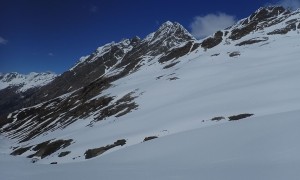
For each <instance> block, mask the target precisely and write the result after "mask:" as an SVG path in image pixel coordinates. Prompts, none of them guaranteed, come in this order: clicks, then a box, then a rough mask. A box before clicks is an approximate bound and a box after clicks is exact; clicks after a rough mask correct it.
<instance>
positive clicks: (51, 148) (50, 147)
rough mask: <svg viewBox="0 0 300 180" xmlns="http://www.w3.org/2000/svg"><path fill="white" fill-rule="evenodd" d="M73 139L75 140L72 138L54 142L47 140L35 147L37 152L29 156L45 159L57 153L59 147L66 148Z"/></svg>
mask: <svg viewBox="0 0 300 180" xmlns="http://www.w3.org/2000/svg"><path fill="white" fill-rule="evenodd" d="M72 141H73V140H72V139H68V140H56V141H53V142H50V141H46V142H43V143H40V144H38V145H36V146H35V147H34V148H33V150H35V151H36V152H35V153H34V154H32V155H30V156H28V158H32V157H41V158H42V159H43V158H45V157H47V156H49V155H51V154H53V153H55V152H56V151H58V150H59V149H64V148H66V147H68V146H70V145H71V142H72Z"/></svg>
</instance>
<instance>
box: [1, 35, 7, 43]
mask: <svg viewBox="0 0 300 180" xmlns="http://www.w3.org/2000/svg"><path fill="white" fill-rule="evenodd" d="M7 43H8V41H7V40H6V39H4V38H3V37H1V36H0V44H3V45H5V44H7Z"/></svg>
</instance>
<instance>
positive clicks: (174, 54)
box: [158, 41, 193, 63]
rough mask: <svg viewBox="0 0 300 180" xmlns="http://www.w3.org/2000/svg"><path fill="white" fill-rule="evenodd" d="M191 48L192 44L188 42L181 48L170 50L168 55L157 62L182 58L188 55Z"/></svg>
mask: <svg viewBox="0 0 300 180" xmlns="http://www.w3.org/2000/svg"><path fill="white" fill-rule="evenodd" d="M192 46H193V42H191V41H190V42H188V43H187V44H186V45H184V46H183V47H179V48H175V49H172V50H171V52H170V53H168V54H167V55H166V56H163V57H161V58H160V59H159V60H158V61H159V62H160V63H164V62H167V61H170V60H172V59H178V58H179V57H182V56H184V55H186V54H187V53H189V52H190V50H191V47H192Z"/></svg>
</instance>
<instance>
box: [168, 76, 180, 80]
mask: <svg viewBox="0 0 300 180" xmlns="http://www.w3.org/2000/svg"><path fill="white" fill-rule="evenodd" d="M177 79H179V78H178V77H171V78H169V79H168V80H170V81H174V80H177Z"/></svg>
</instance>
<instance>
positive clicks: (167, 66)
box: [163, 61, 179, 69]
mask: <svg viewBox="0 0 300 180" xmlns="http://www.w3.org/2000/svg"><path fill="white" fill-rule="evenodd" d="M178 63H179V62H178V61H177V62H173V63H171V64H168V65H166V66H165V67H163V69H168V68H171V67H173V66H175V65H176V64H178Z"/></svg>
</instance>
